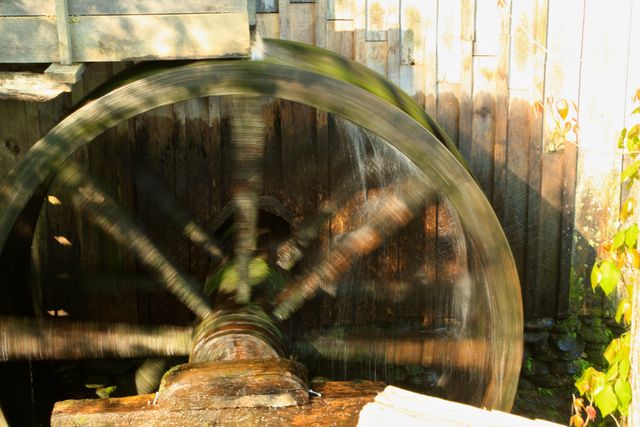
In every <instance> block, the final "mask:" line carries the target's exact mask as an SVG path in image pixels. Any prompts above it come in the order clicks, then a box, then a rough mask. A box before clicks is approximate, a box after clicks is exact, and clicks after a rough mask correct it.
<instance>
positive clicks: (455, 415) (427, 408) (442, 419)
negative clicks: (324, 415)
mask: <svg viewBox="0 0 640 427" xmlns="http://www.w3.org/2000/svg"><path fill="white" fill-rule="evenodd" d="M388 425H403V426H407V427H412V426H416V427H417V426H429V425H432V426H440V427H510V426H520V427H560V424H555V423H551V422H549V421H543V420H530V419H528V418H524V417H520V416H517V415H511V414H507V413H505V412H499V411H488V410H486V409H480V408H476V407H473V406H469V405H465V404H462V403H457V402H450V401H448V400H444V399H438V398H436V397H431V396H425V395H422V394H418V393H413V392H410V391H406V390H402V389H400V388H397V387H392V386H389V387H387V388H385V389H384V391H383V392H382V393H380V394H378V395H377V396H376V398H375V400H374V401H373V402H372V403H368V404H367V405H365V407H364V408H362V411H361V412H360V421H359V422H358V426H359V427H375V426H388Z"/></svg>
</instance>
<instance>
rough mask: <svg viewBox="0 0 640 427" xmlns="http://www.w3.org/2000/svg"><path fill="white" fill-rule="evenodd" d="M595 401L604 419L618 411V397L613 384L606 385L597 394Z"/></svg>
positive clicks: (594, 397) (594, 396)
mask: <svg viewBox="0 0 640 427" xmlns="http://www.w3.org/2000/svg"><path fill="white" fill-rule="evenodd" d="M593 401H594V402H595V404H596V406H597V407H598V409H600V412H601V413H602V417H603V418H604V417H606V416H607V415H609V414H611V413H612V412H614V411H615V410H616V409H618V397H617V396H616V393H615V392H614V390H613V387H612V386H611V384H605V386H604V387H602V389H601V390H600V391H599V392H598V393H595V394H594V395H593Z"/></svg>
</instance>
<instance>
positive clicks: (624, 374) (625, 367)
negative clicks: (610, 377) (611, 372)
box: [618, 359, 631, 379]
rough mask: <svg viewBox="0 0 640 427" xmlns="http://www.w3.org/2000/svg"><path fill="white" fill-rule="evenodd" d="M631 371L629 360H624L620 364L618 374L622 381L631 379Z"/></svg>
mask: <svg viewBox="0 0 640 427" xmlns="http://www.w3.org/2000/svg"><path fill="white" fill-rule="evenodd" d="M630 370H631V362H630V361H629V359H622V360H621V361H620V363H619V364H618V372H619V373H620V378H621V379H626V378H629V371H630Z"/></svg>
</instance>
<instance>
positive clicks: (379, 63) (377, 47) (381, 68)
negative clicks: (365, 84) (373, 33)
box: [365, 41, 389, 77]
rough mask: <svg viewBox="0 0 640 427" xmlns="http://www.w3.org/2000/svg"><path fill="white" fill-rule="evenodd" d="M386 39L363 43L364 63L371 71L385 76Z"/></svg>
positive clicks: (386, 70)
mask: <svg viewBox="0 0 640 427" xmlns="http://www.w3.org/2000/svg"><path fill="white" fill-rule="evenodd" d="M387 46H388V45H387V42H386V41H376V42H366V43H365V55H366V61H365V65H366V66H367V67H369V68H371V69H372V70H373V71H375V72H377V73H380V74H382V75H383V76H385V77H386V76H387V72H388V69H387V62H388V61H387V54H388V52H389V50H388V48H387Z"/></svg>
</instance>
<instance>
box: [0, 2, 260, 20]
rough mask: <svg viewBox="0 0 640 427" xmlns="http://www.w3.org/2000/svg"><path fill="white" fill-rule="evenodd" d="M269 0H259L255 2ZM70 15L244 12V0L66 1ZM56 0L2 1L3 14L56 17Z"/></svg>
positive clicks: (245, 8)
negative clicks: (177, 0) (178, 0)
mask: <svg viewBox="0 0 640 427" xmlns="http://www.w3.org/2000/svg"><path fill="white" fill-rule="evenodd" d="M265 2H266V3H269V1H268V0H262V1H259V2H258V3H265ZM67 4H68V8H69V14H70V15H141V14H162V13H230V12H246V11H247V0H216V1H215V2H211V1H209V0H183V1H180V2H175V1H172V0H138V1H135V2H132V1H128V0H92V1H85V0H67ZM55 5H56V0H4V1H2V2H0V17H3V16H55V14H56V13H55Z"/></svg>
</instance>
